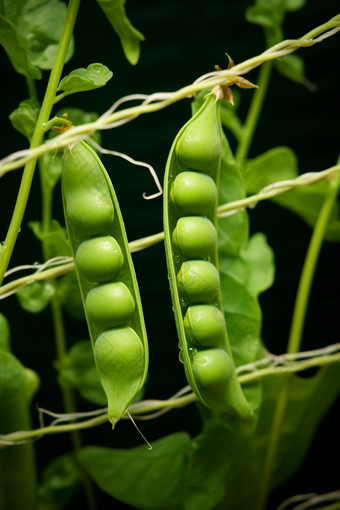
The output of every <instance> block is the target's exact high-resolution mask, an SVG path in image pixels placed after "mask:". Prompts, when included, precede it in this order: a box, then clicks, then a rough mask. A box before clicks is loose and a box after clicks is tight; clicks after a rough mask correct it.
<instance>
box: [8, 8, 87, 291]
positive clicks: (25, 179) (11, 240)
mask: <svg viewBox="0 0 340 510" xmlns="http://www.w3.org/2000/svg"><path fill="white" fill-rule="evenodd" d="M79 4H80V0H70V3H69V6H68V9H67V14H66V19H65V24H64V28H63V32H62V35H61V39H60V42H59V46H58V51H57V55H56V58H55V62H54V65H53V69H52V72H51V75H50V79H49V82H48V85H47V89H46V94H45V97H44V101H43V104H42V107H41V110H40V114H39V117H38V121H37V125H36V128H35V130H34V133H33V136H32V142H31V148H34V147H38V146H39V145H40V144H41V143H42V140H43V135H44V128H43V124H44V123H46V122H47V121H48V119H49V117H50V114H51V110H52V107H53V102H54V98H55V95H56V91H57V87H58V83H59V81H60V77H61V73H62V70H63V66H64V62H65V57H66V53H67V49H68V46H69V43H70V40H71V36H72V33H73V28H74V24H75V21H76V18H77V13H78V9H79ZM35 166H36V161H35V160H32V161H30V162H29V163H27V165H26V166H25V170H24V173H23V176H22V180H21V184H20V189H19V192H18V197H17V201H16V204H15V208H14V212H13V216H12V220H11V223H10V226H9V229H8V232H7V236H6V239H5V242H4V245H3V251H2V254H1V258H0V285H1V283H2V280H3V277H4V274H5V272H6V270H7V267H8V264H9V261H10V259H11V256H12V252H13V249H14V246H15V243H16V240H17V237H18V233H19V232H20V228H21V222H22V219H23V216H24V213H25V209H26V205H27V200H28V196H29V193H30V189H31V184H32V179H33V175H34V170H35Z"/></svg>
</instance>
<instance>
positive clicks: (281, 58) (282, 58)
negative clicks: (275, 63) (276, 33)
mask: <svg viewBox="0 0 340 510" xmlns="http://www.w3.org/2000/svg"><path fill="white" fill-rule="evenodd" d="M285 58H286V55H283V57H277V60H284V59H285Z"/></svg>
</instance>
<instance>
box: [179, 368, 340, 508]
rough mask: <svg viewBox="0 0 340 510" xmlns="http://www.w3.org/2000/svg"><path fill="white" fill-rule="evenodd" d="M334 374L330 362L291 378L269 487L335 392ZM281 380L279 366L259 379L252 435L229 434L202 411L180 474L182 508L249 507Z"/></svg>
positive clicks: (292, 468) (298, 455) (297, 457)
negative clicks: (259, 397) (260, 386)
mask: <svg viewBox="0 0 340 510" xmlns="http://www.w3.org/2000/svg"><path fill="white" fill-rule="evenodd" d="M338 372H339V366H338V364H334V365H331V366H328V367H325V368H323V369H321V370H320V371H319V372H318V373H317V374H316V375H315V376H314V377H311V378H307V379H306V378H300V377H298V376H296V375H293V376H292V377H291V381H290V386H289V392H288V400H287V407H286V412H285V415H284V418H283V422H282V427H281V431H282V432H281V437H280V439H279V442H278V444H279V448H278V451H277V456H276V459H275V463H274V466H273V473H272V483H271V490H272V489H274V488H275V487H277V486H278V485H280V484H281V483H283V482H284V481H285V480H286V479H288V478H289V477H290V476H292V475H293V474H294V473H295V472H296V471H297V469H298V468H299V466H300V465H301V463H302V461H303V459H304V457H305V455H306V453H307V451H308V448H309V446H310V443H311V441H312V439H313V435H314V433H315V430H316V428H317V426H318V424H319V422H320V421H321V419H322V417H323V416H324V414H325V413H326V412H327V410H328V409H329V408H330V406H331V405H332V403H333V401H334V399H335V398H336V395H337V394H338V393H339V390H340V380H339V377H338ZM283 381H284V369H283V373H282V374H281V376H280V375H273V376H269V377H265V378H264V379H263V402H262V406H261V412H260V417H259V422H258V425H257V428H256V430H255V432H254V434H253V435H252V436H249V437H246V438H244V437H240V436H236V435H234V434H232V433H231V432H230V431H228V430H227V429H226V428H224V427H223V426H222V425H221V422H220V421H219V419H218V417H217V416H216V415H214V413H212V412H210V411H208V410H206V411H204V419H205V424H204V429H203V431H202V433H201V434H200V435H199V436H198V437H196V438H195V439H194V440H193V444H194V449H193V452H192V454H191V456H190V464H189V469H188V473H187V477H186V480H187V486H186V492H185V494H186V497H185V509H186V510H210V509H212V508H214V509H216V510H225V509H226V508H228V510H239V509H240V508H254V502H256V499H257V496H258V491H259V487H260V483H261V477H262V473H263V465H264V459H265V456H266V450H267V446H268V442H269V435H270V431H271V428H272V420H273V416H274V412H275V408H276V404H277V400H278V397H279V394H280V390H281V386H282V383H283ZM244 388H246V386H245V387H244ZM245 487H246V490H245ZM215 505H217V506H215Z"/></svg>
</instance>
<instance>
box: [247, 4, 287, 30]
mask: <svg viewBox="0 0 340 510" xmlns="http://www.w3.org/2000/svg"><path fill="white" fill-rule="evenodd" d="M245 18H246V20H247V21H249V23H254V24H255V25H260V26H261V27H265V28H274V27H276V26H279V25H280V24H281V18H282V14H281V9H277V8H275V6H271V5H251V6H250V7H248V8H247V9H246V13H245Z"/></svg>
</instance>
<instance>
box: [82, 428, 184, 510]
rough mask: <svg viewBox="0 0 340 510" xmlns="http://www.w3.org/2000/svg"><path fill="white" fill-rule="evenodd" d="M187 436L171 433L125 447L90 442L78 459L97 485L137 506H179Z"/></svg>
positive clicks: (159, 509)
mask: <svg viewBox="0 0 340 510" xmlns="http://www.w3.org/2000/svg"><path fill="white" fill-rule="evenodd" d="M190 450H191V440H190V436H189V435H188V434H187V433H185V432H180V433H177V434H172V435H170V436H167V437H165V438H163V439H160V440H159V441H155V442H153V443H152V450H151V451H149V450H148V448H147V446H146V445H143V446H139V447H137V448H131V449H129V450H120V449H110V448H100V447H95V446H90V447H87V448H84V449H83V450H81V451H80V460H81V462H82V464H83V465H84V467H85V469H86V470H87V472H88V473H89V475H90V476H91V477H92V478H93V479H94V481H95V482H96V483H97V485H98V486H99V487H100V488H101V489H102V490H104V491H105V492H107V493H108V494H110V496H113V497H114V498H116V499H119V500H120V501H123V502H124V503H127V504H128V505H132V506H133V507H135V508H138V509H139V510H183V508H184V507H183V503H182V501H183V497H184V483H185V476H184V475H185V471H186V467H187V463H188V454H189V451H190Z"/></svg>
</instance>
